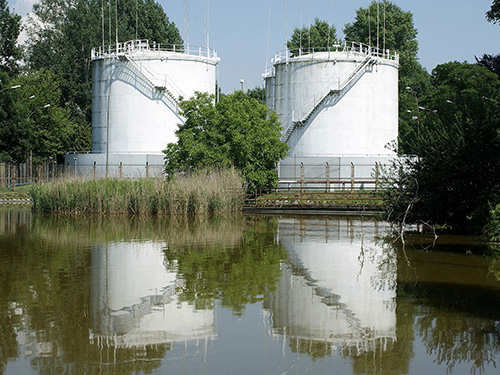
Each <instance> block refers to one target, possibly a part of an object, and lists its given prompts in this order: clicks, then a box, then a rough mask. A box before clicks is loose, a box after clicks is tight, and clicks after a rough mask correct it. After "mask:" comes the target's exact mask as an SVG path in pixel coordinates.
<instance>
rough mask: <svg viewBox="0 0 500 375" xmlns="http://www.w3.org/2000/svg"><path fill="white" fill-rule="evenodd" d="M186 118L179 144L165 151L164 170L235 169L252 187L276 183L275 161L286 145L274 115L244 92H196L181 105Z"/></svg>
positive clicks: (285, 148) (171, 145)
mask: <svg viewBox="0 0 500 375" xmlns="http://www.w3.org/2000/svg"><path fill="white" fill-rule="evenodd" d="M180 109H181V114H182V115H183V116H184V117H185V118H186V121H185V124H183V125H180V126H179V129H178V130H177V132H176V134H177V136H178V138H179V140H178V142H177V143H169V144H168V146H167V149H166V150H165V171H166V172H167V174H169V175H170V174H173V173H175V172H179V171H188V170H191V169H196V168H203V167H207V166H231V165H232V166H234V167H236V168H237V169H238V170H240V171H241V173H242V174H243V176H244V177H245V179H246V181H247V182H248V184H249V186H250V188H262V189H268V188H270V187H272V186H274V184H275V183H276V182H277V179H278V176H277V173H276V169H275V167H276V163H277V162H278V161H279V160H280V159H282V158H283V157H284V156H285V154H286V151H287V149H288V146H287V145H286V144H285V143H283V142H281V140H280V136H281V131H282V128H281V125H280V123H279V121H278V117H277V115H276V113H274V112H272V113H270V112H269V109H268V108H267V106H266V105H265V104H262V103H260V102H259V101H258V100H256V99H252V98H250V97H249V96H248V95H246V94H245V93H244V92H242V91H236V92H234V93H232V94H229V95H227V96H223V97H222V98H221V99H220V101H219V102H217V103H215V98H214V96H213V95H208V94H205V93H197V95H196V97H194V98H192V99H190V100H185V101H183V102H181V104H180Z"/></svg>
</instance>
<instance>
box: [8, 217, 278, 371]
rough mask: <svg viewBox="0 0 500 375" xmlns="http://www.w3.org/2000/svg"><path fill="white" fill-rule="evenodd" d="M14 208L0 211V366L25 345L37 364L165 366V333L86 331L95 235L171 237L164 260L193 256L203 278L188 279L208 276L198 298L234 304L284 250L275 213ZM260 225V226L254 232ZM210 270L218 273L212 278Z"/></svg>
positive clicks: (272, 271)
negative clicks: (125, 213) (166, 214)
mask: <svg viewBox="0 0 500 375" xmlns="http://www.w3.org/2000/svg"><path fill="white" fill-rule="evenodd" d="M16 215H17V214H16ZM17 216H18V215H17ZM17 216H16V222H17V223H18V224H13V222H12V220H11V219H10V218H8V219H6V218H5V215H4V216H2V217H1V218H0V223H4V224H5V225H3V227H4V228H6V230H4V231H0V259H1V260H2V261H1V262H0V281H1V288H2V289H1V293H2V297H1V298H0V319H1V321H0V340H1V341H0V373H3V371H4V366H5V365H6V363H7V362H8V361H9V360H12V359H15V358H17V357H18V356H20V355H22V354H25V355H26V356H28V357H29V358H30V360H31V364H32V366H33V369H34V371H38V372H39V373H55V372H64V373H89V374H92V373H100V374H112V373H120V374H127V373H130V374H132V373H150V372H152V371H153V370H154V369H157V368H159V367H160V366H161V360H162V359H163V358H164V357H165V353H166V351H168V350H170V349H171V348H172V344H171V343H166V344H158V345H154V346H153V345H147V346H145V347H128V348H127V347H116V346H113V345H112V344H111V345H109V343H108V344H105V343H103V342H95V343H94V344H92V343H91V342H90V341H89V328H90V327H92V322H91V316H92V314H91V311H92V310H91V287H92V285H91V245H92V244H94V243H106V242H108V241H114V242H119V241H136V240H139V241H140V240H151V239H153V240H157V241H161V242H165V243H167V244H168V247H169V248H170V247H172V252H169V249H166V251H167V252H169V255H170V258H169V266H172V267H173V266H174V264H175V263H178V264H179V265H182V266H183V267H185V268H184V270H185V271H186V273H187V274H188V273H189V272H187V270H188V269H189V265H190V264H192V265H195V266H196V267H200V268H197V269H199V273H196V272H195V273H194V274H192V275H193V276H195V277H201V278H206V279H207V280H208V281H206V282H204V281H194V280H193V281H194V282H193V283H188V284H187V285H188V286H189V285H195V286H198V285H199V283H201V284H207V286H211V287H212V289H210V290H208V289H205V290H204V292H205V293H206V294H205V295H204V296H202V297H203V298H202V299H204V298H205V297H207V296H208V295H212V296H215V297H217V296H219V295H222V296H223V300H224V303H225V304H226V305H231V306H232V307H233V308H234V309H235V311H241V310H242V309H243V308H244V304H245V303H248V302H251V301H254V300H257V299H259V298H260V297H261V296H262V294H263V293H264V291H265V290H266V288H272V285H271V284H272V281H273V280H274V279H276V278H277V277H278V276H277V275H278V274H279V259H282V257H283V256H284V252H283V250H282V249H281V248H280V247H279V245H277V243H276V240H275V231H276V226H275V225H273V223H272V221H269V220H263V221H260V220H258V219H256V220H249V221H248V222H246V221H245V219H244V217H243V216H241V215H240V216H229V217H214V218H211V219H210V218H194V219H187V218H173V219H171V220H166V219H165V218H144V217H142V218H137V217H136V218H133V217H109V218H100V217H94V216H92V217H86V218H85V217H55V216H43V215H33V218H32V215H31V213H30V212H29V210H28V211H26V213H25V214H24V216H23V217H17ZM21 219H22V220H21ZM262 231H263V232H264V233H265V234H264V235H263V237H262V238H260V237H259V236H260V234H259V233H261V232H262ZM204 252H206V253H207V256H208V258H209V259H210V260H209V261H208V262H205V263H206V264H205V266H203V261H200V260H199V259H198V260H196V257H194V260H193V261H191V260H190V258H189V257H190V256H192V255H193V254H195V253H199V254H202V253H204ZM175 254H178V255H179V259H176V258H175V256H174V255H175ZM184 255H187V258H185V257H184ZM202 258H203V257H202ZM213 261H217V262H219V261H220V263H217V262H216V263H214V262H213ZM196 267H195V268H196ZM214 273H216V274H217V275H216V277H215V279H214V280H215V282H214V283H212V281H210V278H211V277H212V276H213V274H214ZM185 281H186V280H185ZM188 290H189V289H186V290H185V291H186V295H185V297H186V299H189V296H190V294H189V293H188V292H187V291H188ZM195 290H196V288H195ZM240 293H241V295H240ZM196 299H197V298H196ZM17 332H22V335H21V336H19V334H18V333H17ZM18 340H20V341H19V342H18Z"/></svg>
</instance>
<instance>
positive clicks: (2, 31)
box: [0, 0, 22, 76]
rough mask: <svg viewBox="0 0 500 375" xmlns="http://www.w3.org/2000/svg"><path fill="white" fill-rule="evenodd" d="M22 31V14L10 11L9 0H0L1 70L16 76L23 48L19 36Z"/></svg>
mask: <svg viewBox="0 0 500 375" xmlns="http://www.w3.org/2000/svg"><path fill="white" fill-rule="evenodd" d="M20 32H21V16H19V15H18V14H15V13H10V11H9V8H8V7H7V0H0V71H2V72H7V73H9V75H10V76H15V75H16V74H17V72H18V69H19V60H20V59H21V52H22V51H21V48H20V47H19V45H18V44H17V38H18V37H19V33H20Z"/></svg>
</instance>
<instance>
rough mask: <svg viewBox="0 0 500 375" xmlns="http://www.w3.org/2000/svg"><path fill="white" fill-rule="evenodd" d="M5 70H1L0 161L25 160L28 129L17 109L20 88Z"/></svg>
mask: <svg viewBox="0 0 500 375" xmlns="http://www.w3.org/2000/svg"><path fill="white" fill-rule="evenodd" d="M16 86H18V85H17V84H15V83H14V82H12V81H11V80H10V77H9V75H8V74H7V73H5V72H0V161H11V160H24V157H25V156H26V151H27V149H28V141H27V139H28V131H27V128H26V124H25V123H24V122H23V121H22V116H21V114H20V113H19V112H18V111H17V109H16V105H15V104H16V102H17V98H18V92H17V90H19V88H17V89H11V88H12V87H16Z"/></svg>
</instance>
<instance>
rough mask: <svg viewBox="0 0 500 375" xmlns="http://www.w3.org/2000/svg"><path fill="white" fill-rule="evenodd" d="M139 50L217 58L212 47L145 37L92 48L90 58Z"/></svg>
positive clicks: (131, 52)
mask: <svg viewBox="0 0 500 375" xmlns="http://www.w3.org/2000/svg"><path fill="white" fill-rule="evenodd" d="M140 52H143V53H161V52H174V53H182V54H187V55H190V56H197V57H202V58H206V59H208V60H218V56H217V51H216V50H214V49H212V48H207V47H199V46H183V45H180V44H159V43H158V44H157V43H155V42H150V41H149V40H147V39H143V40H129V41H127V42H124V43H118V44H114V45H108V46H99V47H97V48H92V51H91V57H92V59H99V58H104V57H110V56H116V55H128V54H136V53H140Z"/></svg>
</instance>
